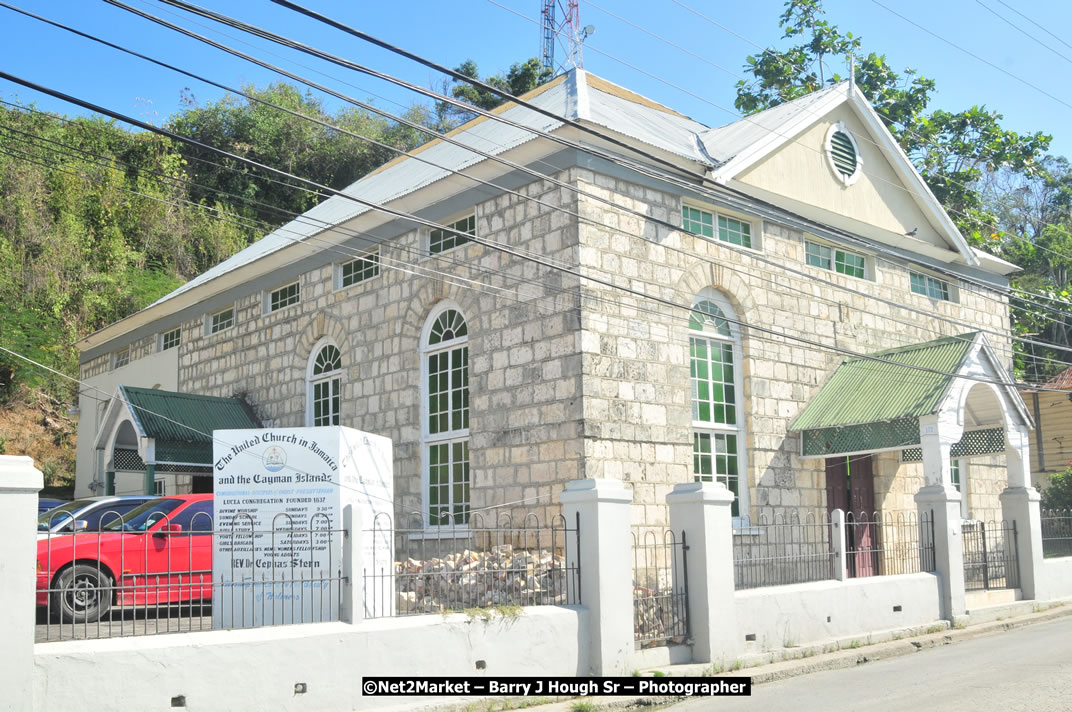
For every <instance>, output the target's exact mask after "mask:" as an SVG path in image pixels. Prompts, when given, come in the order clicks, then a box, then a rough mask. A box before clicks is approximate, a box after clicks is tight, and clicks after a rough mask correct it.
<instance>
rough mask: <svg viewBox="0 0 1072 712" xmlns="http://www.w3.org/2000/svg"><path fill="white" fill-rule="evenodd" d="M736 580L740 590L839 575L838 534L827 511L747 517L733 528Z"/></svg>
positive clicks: (735, 583)
mask: <svg viewBox="0 0 1072 712" xmlns="http://www.w3.org/2000/svg"><path fill="white" fill-rule="evenodd" d="M733 534H734V537H733V582H734V585H735V586H736V588H737V589H738V590H740V589H746V588H760V587H762V586H781V585H785V584H792V583H807V582H809V581H826V580H828V579H833V578H835V572H834V548H833V541H834V538H833V537H834V536H840V534H839V533H835V532H834V531H833V526H832V522H831V519H830V517H829V516H828V515H827V513H826V512H808V513H806V514H805V515H804V517H803V518H802V517H800V515H799V514H797V513H792V514H790V515H788V516H786V517H783V516H782V515H775V516H774V517H773V518H772V519H770V520H769V521H768V519H767V517H766V516H763V515H760V517H759V519H758V520H757V523H755V524H753V523H751V522H750V521H749V520H748V519H747V518H746V519H744V520H742V524H741V525H740V526H739V527H735V528H734V531H733Z"/></svg>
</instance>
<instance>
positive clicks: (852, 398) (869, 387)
mask: <svg viewBox="0 0 1072 712" xmlns="http://www.w3.org/2000/svg"><path fill="white" fill-rule="evenodd" d="M977 336H978V334H977V333H969V334H961V335H959V336H947V337H945V338H941V339H935V340H934V341H927V342H925V343H922V344H912V345H911V346H902V347H900V348H896V349H888V350H886V351H879V352H877V353H874V354H871V355H872V356H875V357H877V358H882V359H886V360H888V361H893V362H896V363H882V362H879V361H872V360H870V359H865V358H859V357H856V358H847V359H845V360H844V361H842V362H841V365H840V366H838V367H837V370H835V371H834V373H833V375H831V376H830V379H829V380H828V381H827V382H826V385H824V386H823V387H822V388H821V389H820V390H819V392H818V393H817V394H816V395H815V397H814V398H812V399H811V402H810V403H808V405H807V406H806V407H805V408H804V410H803V411H802V412H801V413H800V415H798V416H797V418H796V420H794V421H793V424H792V425H791V426H790V429H791V430H811V429H815V428H831V427H840V426H846V425H858V424H862V423H881V422H887V421H894V420H900V419H903V418H918V417H919V416H921V415H929V414H931V413H936V412H937V411H938V405H939V403H940V401H941V399H942V396H943V395H944V394H945V392H946V388H947V387H948V386H949V383H950V381H951V380H952V379H953V376H946V375H941V374H937V373H929V372H927V371H920V370H917V369H915V368H910V366H922V367H924V368H930V369H934V370H936V371H941V372H943V373H950V374H952V373H956V372H957V370H958V369H959V368H960V366H961V364H962V363H963V362H964V358H965V356H967V354H968V350H969V349H970V348H971V346H972V344H973V343H974V341H975V338H976V337H977Z"/></svg>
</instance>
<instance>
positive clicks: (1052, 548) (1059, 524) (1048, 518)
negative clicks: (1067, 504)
mask: <svg viewBox="0 0 1072 712" xmlns="http://www.w3.org/2000/svg"><path fill="white" fill-rule="evenodd" d="M1042 555H1043V556H1047V557H1056V556H1072V510H1069V509H1046V510H1043V512H1042Z"/></svg>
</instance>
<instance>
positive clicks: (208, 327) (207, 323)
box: [205, 304, 238, 336]
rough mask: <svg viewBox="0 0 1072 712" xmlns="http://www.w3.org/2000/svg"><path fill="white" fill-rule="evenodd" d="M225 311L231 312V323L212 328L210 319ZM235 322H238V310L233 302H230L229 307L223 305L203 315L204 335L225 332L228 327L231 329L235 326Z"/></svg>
mask: <svg viewBox="0 0 1072 712" xmlns="http://www.w3.org/2000/svg"><path fill="white" fill-rule="evenodd" d="M226 311H229V312H231V323H230V325H228V326H225V327H222V328H219V329H213V328H212V320H213V319H215V318H216V317H217V316H219V315H220V314H223V313H224V312H226ZM237 323H238V310H237V309H235V306H234V304H232V305H231V306H229V307H224V308H223V309H218V310H216V311H214V312H212V313H211V314H206V315H205V335H206V336H212V335H213V334H222V333H223V332H225V331H227V330H229V329H233V328H234V327H235V324H237Z"/></svg>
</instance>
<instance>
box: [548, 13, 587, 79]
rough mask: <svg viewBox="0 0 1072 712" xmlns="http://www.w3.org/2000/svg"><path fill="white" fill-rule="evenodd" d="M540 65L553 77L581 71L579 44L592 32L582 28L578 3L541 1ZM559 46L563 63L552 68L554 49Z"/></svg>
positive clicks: (582, 59) (581, 59)
mask: <svg viewBox="0 0 1072 712" xmlns="http://www.w3.org/2000/svg"><path fill="white" fill-rule="evenodd" d="M540 20H541V22H540V40H541V46H540V50H541V51H540V61H541V63H542V64H543V66H544V68H546V69H550V70H551V71H552V72H554V73H555V74H561V73H563V72H568V71H569V70H571V69H573V68H574V67H583V66H584V58H583V57H582V54H581V44H582V43H583V42H584V40H585V38H586V37H588V35H590V34H592V33H593V32H594V31H595V28H594V27H592V26H591V25H589V26H588V27H583V28H582V27H581V9H580V4H579V0H540ZM556 44H560V45H562V49H563V51H564V53H565V56H566V59H565V61H563V62H560V63H558V64H557V66H556V64H555V45H556Z"/></svg>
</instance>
